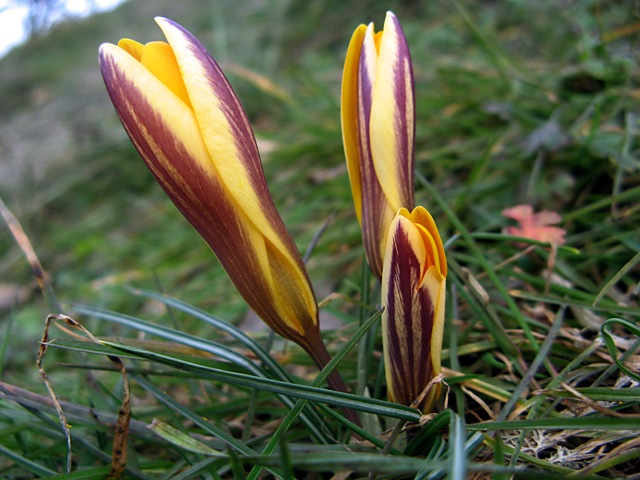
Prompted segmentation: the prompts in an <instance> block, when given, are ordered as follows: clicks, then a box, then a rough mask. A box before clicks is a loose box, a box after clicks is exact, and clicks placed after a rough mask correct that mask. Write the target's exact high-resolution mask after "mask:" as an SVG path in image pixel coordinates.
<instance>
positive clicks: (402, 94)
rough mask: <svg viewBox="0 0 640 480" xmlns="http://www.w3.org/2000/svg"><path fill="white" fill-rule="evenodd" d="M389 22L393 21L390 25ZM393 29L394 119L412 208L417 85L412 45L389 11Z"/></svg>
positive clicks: (401, 168)
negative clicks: (394, 37) (394, 52)
mask: <svg viewBox="0 0 640 480" xmlns="http://www.w3.org/2000/svg"><path fill="white" fill-rule="evenodd" d="M387 22H390V24H389V26H387ZM387 28H391V29H393V33H394V34H395V36H396V40H397V41H396V42H395V43H394V45H395V46H396V48H397V52H396V56H395V58H396V59H397V64H396V65H394V67H393V72H394V74H395V79H394V101H395V103H396V110H397V115H396V117H395V119H394V125H395V130H396V138H397V147H398V159H399V160H400V161H399V162H397V168H398V169H399V172H398V174H399V178H402V179H405V180H406V181H404V182H403V183H402V184H401V185H398V187H399V188H400V190H401V192H402V193H401V198H402V199H403V201H404V207H405V208H408V209H411V208H413V205H414V192H413V182H414V173H413V172H414V165H415V158H414V157H415V155H414V144H415V140H414V139H415V87H414V82H413V65H412V62H411V54H410V52H409V45H408V43H407V39H406V37H405V35H404V31H403V30H402V26H401V25H400V22H399V21H398V19H397V18H396V17H395V15H393V14H392V13H389V14H388V16H387V18H386V20H385V30H386V29H387Z"/></svg>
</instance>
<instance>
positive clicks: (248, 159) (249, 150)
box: [100, 18, 329, 365]
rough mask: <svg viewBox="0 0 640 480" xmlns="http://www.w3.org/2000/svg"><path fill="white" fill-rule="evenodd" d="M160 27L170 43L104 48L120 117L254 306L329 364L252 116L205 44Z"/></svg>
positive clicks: (167, 25) (165, 24)
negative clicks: (270, 187) (267, 175)
mask: <svg viewBox="0 0 640 480" xmlns="http://www.w3.org/2000/svg"><path fill="white" fill-rule="evenodd" d="M156 22H157V23H158V25H159V26H160V28H161V29H162V31H163V32H164V34H165V36H166V38H167V40H168V43H165V42H152V43H149V44H146V45H142V44H140V43H137V42H135V41H133V40H121V41H120V42H119V43H118V45H117V46H116V45H112V44H103V45H102V46H101V47H100V68H101V70H102V75H103V77H104V81H105V84H106V87H107V90H108V91H109V95H110V96H111V100H112V102H113V104H114V106H115V108H116V111H117V112H118V115H119V116H120V120H121V121H122V124H123V125H124V128H125V130H126V131H127V133H128V134H129V137H130V138H131V140H132V142H133V143H134V145H135V147H136V148H137V150H138V152H139V153H140V155H141V156H142V158H143V159H144V161H145V162H146V164H147V166H148V167H149V169H150V170H151V172H152V173H153V175H154V176H155V177H156V179H157V181H158V183H159V184H160V185H161V186H162V188H163V189H164V190H165V192H166V193H167V195H168V196H169V197H170V198H171V200H172V201H173V203H174V204H175V205H176V206H177V207H178V209H179V210H180V211H181V212H182V214H183V215H184V216H185V217H186V218H187V220H188V221H189V222H190V223H191V224H192V225H193V226H194V227H195V229H196V230H197V231H198V232H199V233H200V235H201V236H202V237H203V238H204V240H205V241H206V242H207V243H208V244H209V246H210V247H211V249H212V250H213V251H214V253H215V254H216V256H217V257H218V259H219V261H220V263H221V264H222V266H223V267H224V269H225V270H226V272H227V274H228V275H229V277H230V278H231V281H232V282H233V283H234V285H235V286H236V288H237V289H238V291H239V292H240V293H241V294H242V296H243V297H244V299H245V300H246V301H247V303H248V304H249V306H251V308H253V310H254V311H255V312H256V313H257V314H258V315H259V316H260V317H261V318H262V320H264V321H265V322H266V323H267V325H269V327H271V328H272V329H273V330H275V331H276V332H277V333H279V334H280V335H282V336H283V337H285V338H287V339H290V340H293V341H294V342H296V343H298V344H300V345H301V346H302V347H303V348H304V349H305V350H307V351H308V352H309V353H310V354H311V356H312V357H313V358H314V360H315V361H316V362H317V363H318V365H324V364H325V363H326V362H327V360H328V358H329V355H328V353H327V351H326V348H325V346H324V344H323V342H322V340H321V337H320V330H319V327H318V307H317V303H316V299H315V296H314V293H313V290H312V288H311V285H310V282H309V278H308V276H307V272H306V270H305V267H304V265H303V263H302V259H301V257H300V254H299V252H298V250H297V248H296V246H295V244H294V242H293V240H292V238H291V236H290V235H289V233H288V232H287V230H286V228H285V226H284V224H283V222H282V219H281V218H280V216H279V214H278V212H277V211H276V208H275V206H274V204H273V200H272V199H271V196H270V194H269V191H268V189H267V184H266V181H265V177H264V172H263V169H262V164H261V161H260V156H259V154H258V148H257V145H256V142H255V138H254V136H253V131H252V129H251V126H250V125H249V120H248V119H247V115H246V113H245V112H244V110H243V108H242V106H241V105H240V102H239V101H238V98H237V97H236V95H235V93H234V91H233V90H232V88H231V86H230V85H229V82H228V81H227V79H226V78H225V76H224V75H223V73H222V71H221V70H220V67H219V66H218V65H217V64H216V62H215V61H214V60H213V58H212V57H211V56H210V55H209V53H208V52H207V51H206V50H205V48H204V47H203V46H202V44H201V43H200V42H199V41H198V40H197V39H196V38H195V37H194V36H193V35H192V34H191V33H189V32H188V31H186V30H185V29H184V28H182V27H181V26H180V25H177V24H176V23H174V22H172V21H171V20H168V19H166V18H157V19H156Z"/></svg>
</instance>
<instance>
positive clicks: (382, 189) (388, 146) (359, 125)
mask: <svg viewBox="0 0 640 480" xmlns="http://www.w3.org/2000/svg"><path fill="white" fill-rule="evenodd" d="M341 117H342V140H343V143H344V150H345V156H346V159H347V169H348V171H349V181H350V183H351V192H352V194H353V201H354V204H355V209H356V215H357V217H358V221H359V222H360V225H361V227H362V237H363V244H364V250H365V253H366V255H367V260H368V262H369V265H370V266H371V270H372V271H373V273H374V274H375V275H376V276H377V277H378V278H381V276H382V265H383V259H384V250H385V246H386V239H387V233H388V231H389V225H390V224H391V221H392V220H393V218H394V216H395V214H396V212H397V211H398V210H399V209H400V208H409V209H411V208H413V206H414V195H413V169H414V143H415V141H414V137H415V99H414V85H413V67H412V64H411V56H410V54H409V47H408V45H407V41H406V39H405V36H404V33H403V31H402V28H401V26H400V23H399V22H398V19H397V18H396V17H395V15H393V13H391V12H388V13H387V16H386V19H385V22H384V28H383V30H382V31H380V32H377V33H375V32H374V28H373V24H369V25H368V26H366V25H360V26H359V27H358V28H357V29H356V31H355V32H354V34H353V36H352V37H351V42H350V43H349V49H348V51H347V57H346V60H345V65H344V73H343V77H342V98H341Z"/></svg>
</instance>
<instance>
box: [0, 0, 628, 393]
mask: <svg viewBox="0 0 640 480" xmlns="http://www.w3.org/2000/svg"><path fill="white" fill-rule="evenodd" d="M18 3H19V2H18ZM24 3H27V4H28V5H27V6H30V7H31V8H36V7H38V8H39V7H42V6H43V5H45V6H47V4H48V7H51V10H49V13H48V15H50V16H49V17H48V18H44V19H41V18H39V17H37V18H35V20H34V22H33V23H32V24H30V30H27V32H28V33H29V38H28V39H27V40H26V41H25V42H24V43H22V44H20V45H19V46H16V47H14V48H13V49H12V50H10V51H9V52H7V53H6V54H5V55H4V56H3V57H2V58H0V196H1V197H2V198H3V199H4V201H5V202H6V204H7V206H8V207H9V208H10V209H11V210H12V211H13V212H14V214H15V215H16V216H17V218H18V219H19V221H20V222H21V223H22V225H23V227H24V228H25V230H26V232H27V234H28V236H29V238H30V240H31V242H32V243H33V245H34V248H35V249H36V252H37V253H38V255H39V256H40V259H41V261H42V263H43V265H44V267H45V269H46V271H47V272H48V273H49V275H50V277H51V279H52V283H53V286H54V289H55V291H56V293H57V295H58V297H59V298H60V300H61V301H62V302H64V303H82V304H89V305H93V306H98V307H99V306H102V307H105V308H109V309H112V310H117V311H120V312H123V313H130V314H135V315H138V316H140V317H142V318H146V319H148V320H158V321H166V318H165V317H166V311H165V309H164V307H162V306H160V305H159V304H155V303H153V302H150V301H149V300H142V299H139V298H137V297H135V296H133V295H132V294H131V293H130V292H129V291H128V290H127V288H126V287H127V286H134V287H142V288H149V289H153V290H158V291H163V292H165V293H168V294H170V295H172V296H175V297H178V298H180V299H182V300H185V301H187V302H190V303H192V304H194V305H196V306H198V307H201V308H204V309H206V310H208V311H210V312H212V313H214V314H216V315H218V316H219V317H222V318H225V319H227V320H229V321H232V322H240V321H242V320H243V319H244V318H245V317H246V315H247V311H246V307H245V306H244V304H243V302H242V301H241V299H240V298H239V297H238V296H237V294H236V292H235V291H234V289H233V287H232V286H231V283H230V282H229V281H228V279H227V278H226V276H225V275H224V272H223V271H222V269H221V267H220V266H219V265H218V263H217V261H216V259H215V257H214V256H213V254H212V253H211V252H210V251H209V250H208V248H207V247H206V245H205V244H204V242H203V241H202V240H201V239H200V238H199V237H198V236H197V234H196V233H195V231H194V230H192V228H191V227H190V226H189V225H188V224H187V222H186V221H185V220H183V218H182V217H181V216H180V214H179V213H178V212H177V210H176V209H175V208H174V207H173V205H172V204H171V202H170V201H169V200H168V198H166V197H165V195H164V193H163V192H162V191H161V189H160V188H159V186H158V185H156V184H155V181H154V180H153V178H152V176H151V174H150V173H149V171H148V170H147V168H146V166H145V165H144V163H143V162H142V160H141V159H140V158H139V156H138V154H137V153H136V151H135V150H134V148H133V146H132V145H131V143H130V141H129V140H128V138H127V136H126V134H125V132H124V130H123V128H122V126H121V125H120V123H119V120H118V118H117V116H116V114H115V111H114V110H113V107H112V106H111V104H110V101H109V99H108V96H107V93H106V91H105V89H104V86H103V83H102V79H101V76H100V72H99V69H98V63H97V51H98V46H99V45H100V44H101V43H103V42H113V43H115V42H117V41H118V40H119V39H120V38H122V37H130V38H133V39H135V40H138V41H140V42H147V41H151V40H156V39H161V38H162V36H161V32H160V30H159V29H158V28H157V27H156V25H155V23H154V21H153V17H155V16H157V15H162V16H166V17H169V18H171V19H173V20H176V21H177V22H178V23H180V24H182V25H183V26H185V27H186V28H187V29H189V30H190V31H192V32H193V33H194V34H195V35H196V36H198V38H199V39H200V40H201V41H202V42H203V43H204V44H205V45H206V46H207V47H208V48H209V50H210V52H211V53H212V55H213V56H214V58H216V60H217V61H218V62H219V63H220V64H221V66H222V68H223V70H224V71H225V72H226V73H227V74H228V76H229V78H230V81H231V83H232V85H233V86H234V88H235V89H236V92H237V94H238V96H239V97H240V100H241V102H242V103H243V105H244V106H245V108H246V110H247V112H248V115H249V117H250V119H251V121H252V124H253V126H254V129H255V131H256V135H257V137H258V141H259V145H260V149H261V152H262V154H263V161H264V165H265V171H266V175H267V179H268V182H269V186H270V189H271V191H272V194H273V196H274V199H275V203H276V205H277V206H278V208H279V210H280V212H281V214H282V216H283V218H284V220H285V223H286V224H287V226H288V227H289V229H290V231H291V233H292V234H293V236H294V238H295V240H296V242H297V243H298V245H299V248H300V249H301V251H303V252H304V251H305V250H306V249H307V248H308V247H309V245H310V243H311V241H312V238H313V237H314V235H315V234H316V233H317V232H318V231H319V229H320V228H321V226H322V225H323V224H324V223H325V222H327V221H328V224H327V228H326V229H325V230H324V232H323V233H322V235H321V236H320V238H319V241H318V243H317V245H316V247H315V250H314V251H313V253H312V254H311V256H310V259H309V262H308V267H309V272H310V276H311V278H312V281H313V283H314V286H315V288H316V290H317V295H318V297H319V299H323V298H325V297H326V296H327V295H329V294H331V293H332V292H337V293H339V294H341V295H344V296H345V298H350V297H355V296H357V294H358V291H357V285H358V284H359V282H360V276H361V273H360V272H361V268H362V261H363V257H362V250H361V241H360V231H359V228H358V224H357V221H356V218H355V215H354V212H353V206H352V201H351V196H350V191H349V184H348V178H347V173H346V168H345V166H344V157H343V151H342V141H341V131H340V116H339V95H340V81H341V70H342V65H343V61H344V56H345V51H346V47H347V45H348V42H349V39H350V37H351V34H352V32H353V30H354V29H355V27H356V26H357V25H358V24H359V23H367V22H370V21H373V22H375V24H376V27H377V28H381V27H382V22H383V20H384V15H385V12H386V10H388V9H391V10H393V11H394V12H395V13H396V15H397V17H398V18H399V19H400V21H401V23H402V25H403V28H404V29H405V33H406V36H407V39H408V42H409V45H410V48H411V52H412V55H413V60H414V71H415V81H416V98H417V116H418V119H417V150H416V155H417V156H416V161H417V170H418V172H419V173H420V174H422V175H424V176H425V177H426V178H427V179H429V181H430V182H432V184H433V185H435V186H436V188H437V189H438V190H439V191H440V192H441V194H442V195H443V196H444V198H445V199H446V200H447V202H448V204H449V205H450V207H451V208H452V209H453V210H454V212H455V213H456V214H457V215H458V216H459V217H460V218H461V219H462V220H463V221H464V222H465V225H466V226H467V228H468V229H469V230H470V231H473V232H493V233H499V232H500V231H501V230H502V228H504V226H505V225H508V224H509V221H508V220H507V219H505V218H504V217H503V216H502V215H501V212H502V210H503V209H505V208H507V207H511V206H513V205H516V204H521V203H527V204H530V205H533V206H534V208H536V209H552V210H555V211H557V212H559V213H560V214H561V215H562V216H563V223H562V225H561V226H562V227H563V228H565V229H567V231H568V237H567V239H568V244H569V245H570V246H572V247H575V248H576V249H579V251H580V254H579V255H576V256H574V257H571V258H568V259H564V260H563V259H561V266H563V265H564V267H563V268H564V269H565V270H564V271H565V272H568V273H566V276H568V277H570V280H571V281H573V282H574V285H578V286H579V287H580V288H582V289H585V290H586V291H594V292H597V291H598V290H597V288H598V287H597V286H598V285H601V284H602V282H604V281H605V280H606V279H608V278H610V277H611V275H613V274H614V273H615V272H617V271H619V269H620V268H621V267H622V266H623V265H625V264H626V262H628V261H629V259H630V258H632V257H633V256H634V254H636V253H637V252H638V250H639V249H640V247H639V245H640V240H639V238H638V220H639V217H640V215H639V212H638V207H639V206H640V202H639V201H638V200H640V192H639V189H640V175H639V169H640V162H639V159H638V155H637V154H638V146H639V145H638V128H639V120H638V113H639V109H638V101H639V99H640V88H639V83H638V80H639V77H638V75H639V73H640V72H639V70H638V52H639V51H640V50H639V49H638V46H639V40H640V33H639V32H640V18H639V16H640V6H639V4H638V3H637V2H633V1H624V0H617V1H613V0H612V1H597V0H581V1H571V0H541V1H538V2H529V1H525V0H493V1H489V0H485V1H462V0H461V1H458V2H453V1H447V0H441V1H436V2H432V1H408V0H406V1H392V2H389V1H375V0H369V1H364V0H360V1H344V0H323V1H302V0H271V1H239V0H215V1H213V0H212V1H205V0H189V1H181V2H175V1H173V0H154V1H146V2H144V1H139V0H129V1H125V2H122V3H121V4H119V5H116V6H112V7H111V9H109V10H106V11H100V8H106V7H103V6H101V7H100V8H98V7H97V6H96V4H95V3H94V4H93V7H91V6H90V7H91V8H90V12H92V13H91V14H90V15H87V14H86V13H83V14H82V15H80V16H78V15H75V16H74V15H66V16H65V15H64V14H63V13H64V12H60V11H57V10H55V9H56V8H64V5H63V3H64V2H46V1H40V2H38V1H33V2H24ZM7 6H9V5H8V4H7ZM52 12H55V15H54V14H53V13H52ZM4 13H5V11H2V10H0V14H4ZM36 13H37V12H36ZM417 200H418V202H419V203H421V204H423V205H425V206H426V207H427V208H429V209H430V210H431V211H432V213H433V214H434V217H435V218H436V219H437V221H439V222H440V225H441V233H442V235H443V237H444V239H445V240H446V239H449V238H450V237H451V236H452V235H454V234H455V232H454V231H453V229H452V227H451V225H450V223H449V221H448V220H447V218H446V217H444V215H443V213H442V211H441V210H440V209H439V208H438V207H437V206H436V205H435V204H434V202H433V200H432V199H430V198H429V196H428V195H427V194H426V193H425V192H424V190H423V189H422V188H420V187H418V192H417ZM496 248H498V249H500V248H504V247H496V246H494V245H491V244H487V257H491V256H492V255H493V254H494V253H496ZM499 253H500V255H497V256H499V257H501V258H504V256H508V255H509V254H510V253H513V252H504V251H502V252H499ZM458 260H459V261H461V262H464V261H465V254H464V253H460V255H459V257H458ZM562 262H564V264H563V263H562ZM496 263H497V261H496ZM638 277H639V275H638V269H637V265H636V268H635V269H633V268H632V269H631V270H630V274H629V275H628V276H626V277H625V279H624V282H625V283H624V285H622V287H621V288H622V289H623V290H625V288H626V291H632V290H633V288H634V285H636V284H637V282H638ZM352 306H353V304H352V303H350V302H348V301H347V302H337V304H336V302H333V303H331V304H330V305H329V306H328V307H327V308H326V309H325V311H327V312H328V313H330V314H331V315H332V316H333V317H334V318H341V315H342V314H343V313H344V312H345V311H348V310H349V308H351V307H352ZM48 313H49V309H48V307H47V305H46V303H45V302H44V301H43V299H42V296H41V294H40V293H39V292H38V291H37V288H36V284H35V281H34V278H33V275H32V273H31V271H30V268H29V265H28V263H27V262H26V260H25V259H24V257H23V255H22V254H21V252H20V250H19V249H18V248H17V246H16V245H15V243H14V241H13V239H12V238H11V235H10V234H9V231H8V229H7V228H5V226H4V225H3V226H0V338H4V339H5V340H4V341H3V342H2V350H1V352H0V353H1V354H2V358H3V359H4V360H3V362H0V363H2V370H3V378H4V379H5V380H7V381H11V379H12V377H13V376H16V375H20V374H21V372H22V371H23V369H24V367H25V366H28V368H31V365H32V364H33V363H32V362H33V359H34V357H35V353H36V350H37V341H38V340H39V338H40V336H41V333H42V328H43V322H44V319H45V317H46V315H47V314H48ZM89 327H90V328H93V329H95V331H97V332H98V333H99V331H100V329H99V326H98V325H95V324H94V325H90V326H89ZM181 328H183V329H185V331H191V330H193V331H192V333H200V334H203V335H207V332H202V331H200V332H198V329H200V330H202V326H201V325H189V324H184V325H181ZM190 329H191V330H190ZM8 339H11V340H10V341H9V340H8ZM36 382H37V380H36Z"/></svg>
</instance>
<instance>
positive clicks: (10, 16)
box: [0, 0, 124, 57]
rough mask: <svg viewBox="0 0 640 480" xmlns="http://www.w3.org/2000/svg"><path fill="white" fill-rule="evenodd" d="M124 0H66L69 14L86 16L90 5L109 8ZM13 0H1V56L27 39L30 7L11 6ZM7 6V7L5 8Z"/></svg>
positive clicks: (100, 8)
mask: <svg viewBox="0 0 640 480" xmlns="http://www.w3.org/2000/svg"><path fill="white" fill-rule="evenodd" d="M123 1H124V0H93V1H91V2H87V1H86V0H66V1H65V5H66V10H67V12H68V14H70V15H75V16H84V15H88V14H89V13H91V9H90V7H91V6H92V5H93V6H95V8H96V10H107V9H110V8H113V7H115V6H116V5H118V4H119V3H122V2H123ZM13 3H14V2H13V1H12V0H0V57H2V56H3V55H4V54H5V53H7V52H8V51H9V50H10V49H11V47H13V46H15V45H17V44H19V43H21V42H23V41H24V40H25V31H24V22H25V18H26V16H27V11H28V9H27V8H26V7H11V8H7V7H8V6H9V5H12V4H13ZM5 8H7V9H6V10H5Z"/></svg>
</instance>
